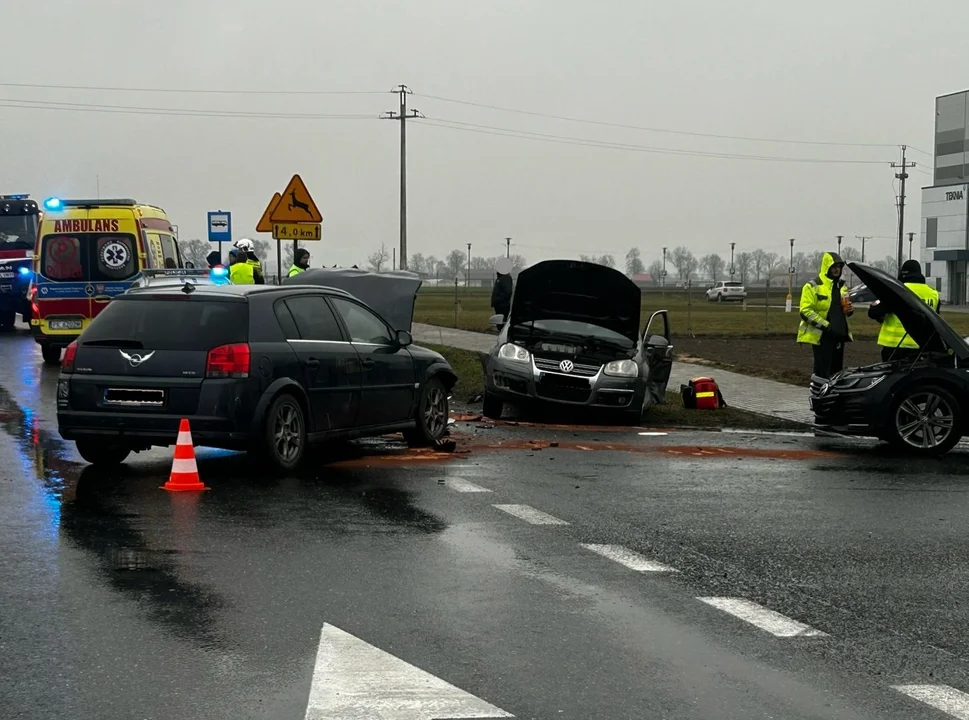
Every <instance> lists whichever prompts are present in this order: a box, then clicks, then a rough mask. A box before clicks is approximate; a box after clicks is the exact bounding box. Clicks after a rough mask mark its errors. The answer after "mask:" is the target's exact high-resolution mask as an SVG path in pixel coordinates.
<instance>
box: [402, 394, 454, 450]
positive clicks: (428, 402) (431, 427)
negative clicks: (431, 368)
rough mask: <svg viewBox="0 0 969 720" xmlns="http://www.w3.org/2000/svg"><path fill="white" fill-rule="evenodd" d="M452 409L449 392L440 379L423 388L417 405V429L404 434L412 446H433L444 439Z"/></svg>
mask: <svg viewBox="0 0 969 720" xmlns="http://www.w3.org/2000/svg"><path fill="white" fill-rule="evenodd" d="M450 416H451V407H450V403H448V399H447V390H446V389H445V388H444V383H442V382H441V381H440V379H439V378H436V377H432V378H431V379H430V380H428V381H427V382H426V383H424V386H423V387H422V388H421V399H420V402H418V403H417V417H415V418H414V420H415V421H416V422H417V427H415V428H414V429H413V430H408V431H407V432H405V433H404V438H405V439H406V440H407V442H408V443H409V444H410V445H415V446H420V445H431V444H433V443H435V442H437V441H438V440H440V439H441V438H442V437H444V433H445V431H446V430H447V423H448V419H449V418H450Z"/></svg>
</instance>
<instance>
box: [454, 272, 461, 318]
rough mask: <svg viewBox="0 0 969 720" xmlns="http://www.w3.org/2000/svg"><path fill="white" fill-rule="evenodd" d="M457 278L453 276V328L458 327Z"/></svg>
mask: <svg viewBox="0 0 969 720" xmlns="http://www.w3.org/2000/svg"><path fill="white" fill-rule="evenodd" d="M459 302H460V301H459V300H458V277H457V275H455V276H454V327H455V328H457V326H458V303H459Z"/></svg>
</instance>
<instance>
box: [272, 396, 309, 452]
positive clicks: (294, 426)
mask: <svg viewBox="0 0 969 720" xmlns="http://www.w3.org/2000/svg"><path fill="white" fill-rule="evenodd" d="M302 435H303V418H302V417H300V413H299V409H298V408H296V407H295V406H293V405H290V404H286V405H282V406H281V407H280V408H279V410H278V411H277V412H276V421H275V423H274V425H273V445H274V447H275V449H276V454H277V455H278V456H279V458H280V459H281V460H282V461H283V462H292V461H293V460H294V459H295V458H296V457H297V456H298V455H299V452H300V446H301V443H302Z"/></svg>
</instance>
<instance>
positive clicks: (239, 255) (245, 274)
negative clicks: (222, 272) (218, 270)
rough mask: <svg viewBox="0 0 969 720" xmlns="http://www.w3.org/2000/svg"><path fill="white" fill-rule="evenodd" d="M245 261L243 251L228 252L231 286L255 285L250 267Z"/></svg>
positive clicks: (232, 250) (233, 250)
mask: <svg viewBox="0 0 969 720" xmlns="http://www.w3.org/2000/svg"><path fill="white" fill-rule="evenodd" d="M247 260H248V259H247V258H246V253H245V251H243V250H240V249H239V248H232V249H231V250H230V251H229V282H230V283H232V284H233V285H255V284H256V278H255V275H254V273H253V271H252V265H250V264H249V263H248V262H247Z"/></svg>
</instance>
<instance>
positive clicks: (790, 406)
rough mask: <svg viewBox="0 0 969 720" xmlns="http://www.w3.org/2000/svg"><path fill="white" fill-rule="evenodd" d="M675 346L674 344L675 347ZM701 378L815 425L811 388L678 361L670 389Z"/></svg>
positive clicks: (729, 396) (427, 334)
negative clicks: (715, 382)
mask: <svg viewBox="0 0 969 720" xmlns="http://www.w3.org/2000/svg"><path fill="white" fill-rule="evenodd" d="M411 333H412V335H413V336H414V341H415V342H416V343H418V344H420V343H431V344H435V345H445V346H447V347H454V348H460V349H462V350H471V351H474V352H489V351H490V350H491V348H493V347H494V345H495V336H494V335H489V334H487V333H478V332H471V331H470V330H456V329H454V328H446V327H439V326H437V325H424V324H423V323H414V324H413V327H412V329H411ZM675 344H676V343H675V341H674V346H675ZM699 375H709V376H712V377H713V378H714V379H716V381H717V384H718V385H719V386H720V390H721V392H722V393H723V397H724V400H726V402H727V404H728V405H729V406H731V407H735V408H737V409H738V410H746V411H747V412H753V413H758V414H760V415H769V416H770V417H775V418H780V419H783V420H790V421H792V422H799V423H805V424H812V423H813V422H814V414H813V413H812V412H811V407H810V404H809V402H808V397H809V395H810V391H809V390H808V388H800V387H797V386H796V385H788V384H787V383H779V382H775V381H774V380H764V379H762V378H756V377H749V376H747V375H741V374H739V373H734V372H728V371H726V370H717V369H716V368H709V367H706V366H704V365H696V364H694V363H684V362H675V363H673V372H672V373H671V374H670V384H669V387H670V388H671V389H674V390H679V387H680V385H685V384H686V383H687V382H689V380H690V378H693V377H697V376H699Z"/></svg>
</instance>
